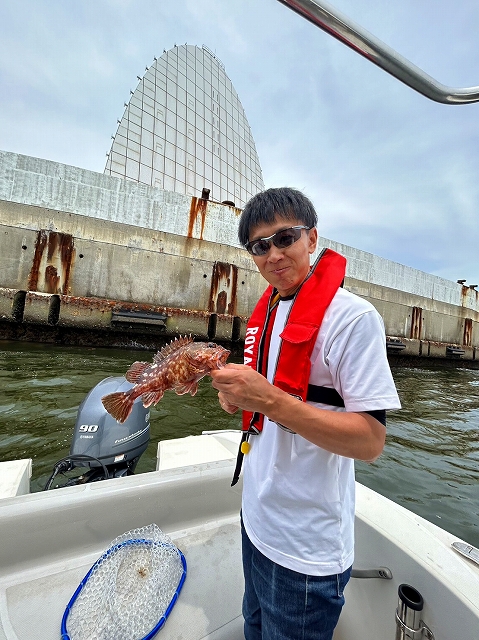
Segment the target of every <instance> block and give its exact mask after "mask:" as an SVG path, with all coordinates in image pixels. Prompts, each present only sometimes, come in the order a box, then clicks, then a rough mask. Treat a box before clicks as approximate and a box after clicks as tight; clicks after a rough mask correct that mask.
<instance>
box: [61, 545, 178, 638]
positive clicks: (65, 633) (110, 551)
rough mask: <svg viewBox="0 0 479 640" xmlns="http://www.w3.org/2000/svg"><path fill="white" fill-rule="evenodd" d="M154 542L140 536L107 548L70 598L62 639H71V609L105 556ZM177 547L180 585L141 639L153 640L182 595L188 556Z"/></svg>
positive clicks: (63, 619) (64, 618) (63, 624)
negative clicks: (154, 623) (69, 618)
mask: <svg viewBox="0 0 479 640" xmlns="http://www.w3.org/2000/svg"><path fill="white" fill-rule="evenodd" d="M154 543H155V541H154V540H148V539H146V538H138V539H134V540H125V541H124V542H120V543H119V544H115V545H114V546H113V547H110V548H109V549H107V551H105V553H104V554H103V555H102V556H101V557H100V558H98V560H97V561H96V562H95V564H94V565H93V566H92V567H91V569H90V570H89V571H88V573H87V574H86V576H85V577H84V578H83V580H82V581H81V582H80V584H79V585H78V587H77V589H76V591H75V593H74V594H73V595H72V597H71V599H70V602H69V603H68V604H67V606H66V609H65V613H64V614H63V618H62V626H61V634H62V635H61V640H71V638H70V636H69V634H68V631H67V619H68V616H69V614H70V611H71V609H72V607H73V605H74V603H75V601H76V599H77V598H78V596H79V594H80V593H81V591H82V589H83V588H84V586H85V585H86V583H87V582H88V578H89V577H90V574H91V573H92V572H93V571H94V569H95V568H96V567H97V566H98V565H99V564H100V563H101V562H103V560H105V558H108V557H109V556H111V555H112V554H114V553H116V552H117V551H119V550H120V549H121V548H122V547H126V546H130V545H148V546H149V545H152V544H154ZM165 546H174V545H166V544H165ZM175 548H176V550H177V551H178V553H179V554H180V559H181V564H182V566H183V573H182V574H181V578H180V581H179V583H178V587H177V588H176V591H175V593H174V594H173V597H172V598H171V601H170V604H169V605H168V606H167V607H166V611H165V613H164V614H163V615H162V616H161V618H160V619H159V620H158V623H157V624H156V625H155V626H154V628H153V629H152V630H151V631H149V632H148V633H147V635H146V636H144V637H143V638H141V640H151V638H153V636H155V635H156V634H157V633H158V631H159V630H160V629H161V627H162V626H163V625H164V624H165V622H166V619H167V618H168V616H169V615H170V613H171V610H172V609H173V607H174V606H175V603H176V601H177V600H178V596H179V595H180V591H181V589H182V588H183V584H184V582H185V578H186V558H185V556H184V555H183V554H182V553H181V551H180V550H179V549H178V547H175Z"/></svg>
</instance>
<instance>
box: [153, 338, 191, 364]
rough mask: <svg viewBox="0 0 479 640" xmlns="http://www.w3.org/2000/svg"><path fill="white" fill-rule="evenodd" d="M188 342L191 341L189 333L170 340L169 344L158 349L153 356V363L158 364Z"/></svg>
mask: <svg viewBox="0 0 479 640" xmlns="http://www.w3.org/2000/svg"><path fill="white" fill-rule="evenodd" d="M190 342H193V338H192V337H191V335H190V336H183V337H182V336H180V337H179V338H175V339H174V340H172V341H171V342H170V344H167V345H165V346H164V347H163V349H161V350H160V351H158V353H157V354H156V355H155V356H154V358H153V362H154V363H155V364H160V363H161V362H163V361H164V360H166V359H167V358H169V357H170V356H171V355H172V354H173V353H176V352H177V351H178V349H181V348H182V347H184V346H186V345H187V344H189V343H190Z"/></svg>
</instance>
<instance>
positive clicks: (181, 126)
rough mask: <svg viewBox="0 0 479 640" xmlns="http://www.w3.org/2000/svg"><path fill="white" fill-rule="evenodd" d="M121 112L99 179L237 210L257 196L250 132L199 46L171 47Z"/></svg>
mask: <svg viewBox="0 0 479 640" xmlns="http://www.w3.org/2000/svg"><path fill="white" fill-rule="evenodd" d="M138 80H139V82H138V85H137V87H136V89H135V90H134V91H133V93H132V95H131V96H130V100H129V102H128V104H126V105H125V107H126V108H125V111H124V114H123V116H122V118H121V120H119V126H118V130H117V132H116V135H115V136H114V140H113V143H112V146H111V150H110V153H109V155H108V160H107V163H106V167H105V173H106V174H108V175H115V176H119V177H122V178H126V179H128V180H134V181H136V182H140V183H142V184H147V185H150V186H154V187H157V188H159V189H165V190H167V191H174V192H175V193H181V194H184V195H189V196H201V192H202V189H203V188H207V189H209V190H210V198H211V199H213V200H215V201H218V202H223V201H230V202H234V203H235V204H236V206H243V205H244V204H245V203H246V202H247V201H248V200H249V199H250V198H251V196H253V195H254V194H255V193H258V191H262V190H263V188H264V186H263V178H262V174H261V167H260V164H259V159H258V154H257V152H256V147H255V143H254V140H253V136H252V134H251V130H250V126H249V124H248V120H247V119H246V115H245V113H244V110H243V107H242V105H241V102H240V100H239V97H238V95H237V93H236V91H235V89H234V87H233V85H232V83H231V80H230V79H229V78H228V76H227V75H226V73H225V69H224V66H223V64H222V63H221V62H220V61H219V60H218V58H217V57H216V56H215V55H214V54H213V53H212V52H211V51H209V49H208V48H206V47H204V46H203V47H202V48H200V47H196V46H192V45H181V46H178V47H177V46H175V47H173V48H172V49H170V50H169V51H166V52H165V53H164V54H163V55H162V56H161V57H160V58H158V59H155V61H154V63H153V64H152V65H151V66H150V67H149V68H148V69H147V71H146V73H145V74H144V76H143V77H142V78H140V77H138Z"/></svg>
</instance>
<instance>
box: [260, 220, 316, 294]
mask: <svg viewBox="0 0 479 640" xmlns="http://www.w3.org/2000/svg"><path fill="white" fill-rule="evenodd" d="M302 224H303V223H302V222H301V221H300V220H285V219H284V218H280V217H276V219H275V221H274V222H273V223H272V224H260V225H258V226H256V227H254V228H253V229H252V230H251V232H250V235H249V239H250V242H251V241H252V240H258V239H259V238H267V237H269V236H271V235H272V234H273V233H276V232H277V231H282V230H283V229H288V228H289V227H294V226H297V225H302ZM317 240H318V233H317V231H316V229H315V228H313V229H310V230H309V231H308V230H306V229H303V230H302V231H301V237H300V238H299V240H297V241H296V242H294V243H293V244H292V245H290V246H289V247H286V248H285V249H278V248H277V247H275V246H274V244H273V243H271V247H270V249H269V251H268V253H266V254H265V255H264V256H253V260H254V261H255V263H256V266H257V267H258V269H259V271H260V273H261V275H262V276H263V278H264V279H265V280H267V282H269V284H271V285H273V287H276V289H277V290H278V292H279V294H280V295H281V296H282V297H286V296H289V295H292V294H293V293H294V292H295V291H296V289H297V288H298V287H299V285H300V284H301V283H302V282H303V280H304V279H305V278H306V276H307V275H308V273H309V268H310V264H309V256H310V254H312V253H313V252H314V250H315V249H316V244H317Z"/></svg>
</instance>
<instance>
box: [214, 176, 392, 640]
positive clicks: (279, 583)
mask: <svg viewBox="0 0 479 640" xmlns="http://www.w3.org/2000/svg"><path fill="white" fill-rule="evenodd" d="M316 223H317V216H316V212H315V210H314V207H313V205H312V203H311V202H310V201H309V200H308V198H306V197H305V196H304V195H303V194H302V193H301V192H299V191H296V190H294V189H290V188H280V189H268V190H267V191H264V192H261V193H259V194H257V195H256V196H254V197H253V198H252V199H251V200H250V201H249V202H248V203H247V205H246V206H245V208H244V211H243V213H242V215H241V219H240V224H239V232H238V235H239V239H240V242H241V243H242V244H243V245H244V246H245V247H246V248H247V249H248V251H249V252H250V253H251V254H252V256H253V260H254V262H255V263H256V266H257V267H258V269H259V271H260V273H261V275H262V276H263V277H264V278H265V280H266V281H267V282H268V283H269V284H270V287H268V289H267V290H266V292H265V294H264V295H263V296H262V298H261V300H260V301H259V303H258V305H257V307H256V308H255V310H254V311H253V314H252V316H251V318H250V321H249V323H248V327H247V331H246V339H245V363H246V364H245V365H239V364H228V365H227V366H226V367H224V368H223V369H221V370H218V371H212V372H211V375H212V378H213V386H214V387H215V388H216V389H217V390H218V392H219V393H218V398H219V401H220V403H221V406H222V407H223V409H224V410H225V411H227V412H229V413H234V412H235V411H237V409H238V408H240V409H242V410H243V430H244V433H245V435H244V438H243V440H244V441H245V442H244V444H242V453H240V454H239V461H240V462H241V459H242V457H243V455H244V483H243V503H242V536H243V569H244V576H245V593H244V598H243V615H244V620H245V626H244V628H245V638H246V640H260V639H261V640H295V639H296V638H297V639H298V640H299V639H301V640H331V638H332V635H333V631H334V628H335V626H336V624H337V621H338V618H339V614H340V612H341V608H342V606H343V603H344V598H343V590H344V587H345V586H346V584H347V582H348V580H349V576H350V572H351V566H352V563H353V553H354V550H353V545H354V540H353V528H354V459H355V458H356V459H359V460H364V461H368V462H372V461H374V460H375V459H376V458H377V457H378V456H379V455H380V454H381V452H382V449H383V447H384V441H385V435H386V429H385V423H386V420H385V411H386V409H396V408H399V407H400V404H399V400H398V396H397V393H396V389H395V386H394V382H393V379H392V376H391V372H390V369H389V365H388V362H387V358H386V348H385V333H384V326H383V323H382V320H381V318H380V316H379V314H378V313H377V312H376V310H375V309H374V307H373V306H372V305H370V304H369V303H368V302H367V301H365V300H363V299H362V298H359V297H357V296H355V295H354V294H352V293H349V292H348V291H346V290H345V289H343V288H341V283H342V280H343V278H344V272H345V260H344V258H342V257H341V256H339V254H337V253H335V252H333V251H331V250H329V249H327V250H326V251H323V253H322V254H321V255H320V257H319V259H318V260H317V261H316V263H315V264H314V265H313V267H312V268H311V267H310V256H311V254H313V253H314V251H315V250H316V245H317V237H318V234H317V231H316Z"/></svg>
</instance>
